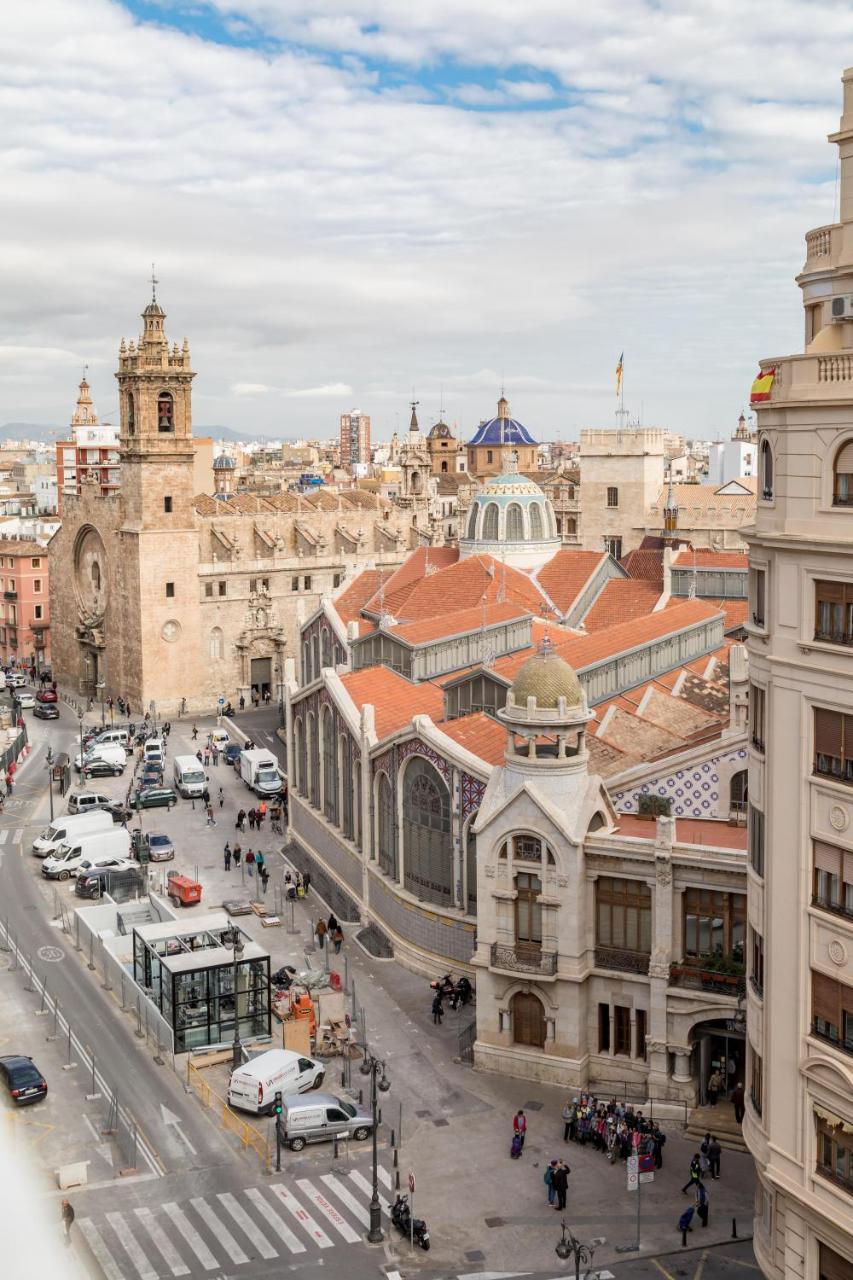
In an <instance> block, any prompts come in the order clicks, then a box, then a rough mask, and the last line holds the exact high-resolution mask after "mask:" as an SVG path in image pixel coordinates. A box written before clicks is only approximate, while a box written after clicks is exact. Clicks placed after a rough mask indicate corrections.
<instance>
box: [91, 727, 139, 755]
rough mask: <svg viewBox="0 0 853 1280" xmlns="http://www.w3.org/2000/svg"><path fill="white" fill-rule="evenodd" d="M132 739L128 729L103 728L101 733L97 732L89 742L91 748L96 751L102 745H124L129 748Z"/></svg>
mask: <svg viewBox="0 0 853 1280" xmlns="http://www.w3.org/2000/svg"><path fill="white" fill-rule="evenodd" d="M129 741H130V739H129V736H128V732H127V729H102V730H101V732H100V733H97V734H95V736H94V738H93V739H92V741H91V742H90V743H89V750H90V751H94V750H95V749H96V748H100V747H118V746H121V747H124V749H125V751H127V749H128V743H129Z"/></svg>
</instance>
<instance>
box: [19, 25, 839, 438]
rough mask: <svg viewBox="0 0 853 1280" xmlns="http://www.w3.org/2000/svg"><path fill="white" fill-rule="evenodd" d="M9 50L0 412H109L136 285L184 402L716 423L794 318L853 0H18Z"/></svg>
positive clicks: (212, 417) (819, 213) (793, 339)
mask: <svg viewBox="0 0 853 1280" xmlns="http://www.w3.org/2000/svg"><path fill="white" fill-rule="evenodd" d="M3 36H4V39H3V46H4V58H3V59H2V62H0V181H2V192H3V198H2V205H0V226H2V235H0V268H2V278H3V288H2V290H0V423H3V422H12V421H26V422H34V423H51V424H57V425H60V426H61V425H64V424H66V423H67V422H68V421H69V418H70V414H71V412H72V409H73V406H74V401H75V399H76V388H77V383H78V381H79V378H80V376H81V370H82V367H83V366H84V364H87V365H88V368H89V380H90V382H91V384H92V393H93V398H94V400H95V403H96V406H97V408H98V410H99V412H100V414H101V417H102V418H107V419H110V418H115V415H116V413H117V395H116V387H115V380H114V378H113V372H114V370H115V367H116V356H117V350H118V345H119V342H120V340H121V338H122V336H124V337H126V338H128V339H129V338H131V337H134V336H136V335H137V334H138V332H139V328H140V327H141V321H140V319H139V313H140V311H141V310H142V308H143V307H144V306H145V304H146V302H147V301H148V300H149V297H150V293H151V285H150V281H149V277H150V275H151V264H152V263H154V264H155V270H156V276H157V279H158V281H159V284H158V299H159V301H160V302H161V303H162V305H163V307H164V308H165V310H166V313H167V321H166V329H167V333H168V335H169V338H170V340H171V339H177V340H178V341H179V342H181V341H182V340H183V338H184V336H187V337H188V338H189V341H190V347H191V352H192V359H193V366H194V368H195V369H196V371H197V377H196V380H195V384H194V398H193V402H194V418H195V422H196V424H197V425H198V426H204V425H223V426H228V427H230V428H232V429H233V430H236V431H239V432H241V433H245V434H246V435H247V436H252V435H254V434H262V433H265V434H271V435H277V436H281V437H286V438H297V437H300V436H305V435H308V436H317V435H319V436H328V435H332V434H334V433H335V432H336V429H337V420H338V415H339V414H340V413H341V412H343V411H347V410H349V409H350V408H352V407H356V406H357V407H359V408H360V409H361V410H362V411H363V412H368V413H370V414H371V416H372V419H373V434H374V438H386V439H387V438H388V437H389V436H390V434H391V432H392V431H393V430H395V428H400V429H403V430H405V427H406V424H407V423H408V417H409V409H408V403H409V401H410V399H412V398H413V397H414V399H415V400H417V401H418V402H419V408H418V413H419V416H420V420H421V424H422V425H423V426H426V427H428V426H429V425H431V424H432V423H433V422H435V421H437V420H438V418H439V416H440V412H441V410H442V409H443V413H444V417H445V419H446V420H447V421H448V422H450V423H451V424H454V423H456V424H457V426H458V431H459V435H460V436H461V437H462V438H467V437H468V436H470V434H472V433H473V431H474V429H475V428H476V425H477V423H478V422H479V421H480V420H481V419H483V418H488V417H491V416H493V415H494V412H495V402H496V401H497V398H498V396H499V395H500V391H501V386H502V385H503V386H505V388H506V394H507V396H508V398H509V400H510V404H511V409H512V412H513V414H514V416H516V417H518V418H519V419H520V420H521V421H523V422H524V423H525V424H526V425H527V426H528V428H529V429H530V430H531V431H532V433H533V435H534V436H535V437H536V438H537V439H540V440H546V439H563V440H569V439H574V438H576V437H577V435H578V432H579V429H580V428H581V427H584V426H612V425H615V421H616V419H615V416H614V414H615V410H616V409H617V408H618V404H617V401H616V396H615V367H616V363H617V361H618V358H619V355H620V353H621V352H623V351H624V369H625V384H624V389H625V408H626V409H627V410H628V412H629V414H630V416H631V418H632V419H638V420H641V421H642V422H644V423H646V424H648V425H655V426H663V427H667V428H669V429H671V430H673V431H680V432H682V433H684V434H685V435H686V436H688V437H694V436H696V437H700V438H702V437H707V438H716V437H717V436H718V435H720V436H723V437H725V436H727V435H728V434H730V432H731V430H732V429H733V427H734V425H735V423H736V420H737V417H738V414H739V413H740V412H741V409H742V408H744V406H745V405H746V404H747V402H748V394H749V384H750V382H751V380H752V377H753V376H754V373H755V369H756V361H757V360H758V358H759V357H764V356H774V355H783V354H785V353H787V352H790V351H794V350H798V349H800V348H801V344H802V322H801V310H800V300H799V292H798V290H797V289H796V286H795V285H794V283H793V277H794V276H795V275H796V273H797V272H798V271H799V270H800V269H801V267H802V264H803V260H804V256H805V253H804V241H803V236H804V233H805V231H806V230H808V229H809V228H811V227H814V226H819V225H821V224H824V223H827V222H831V221H833V219H834V217H835V207H836V201H837V193H836V154H835V148H834V147H832V146H830V145H828V144H827V142H826V134H827V133H828V132H831V131H832V130H833V129H836V128H837V127H838V117H839V114H840V106H841V84H840V76H841V72H842V70H843V68H844V66H845V65H846V63H847V62H853V7H851V6H850V4H849V0H837V2H836V0H814V2H806V0H796V2H795V0H773V3H772V4H771V3H770V2H769V0H751V3H750V4H749V5H746V6H744V5H743V3H742V0H678V2H674V0H672V2H671V0H597V2H596V3H595V4H590V3H589V0H584V2H583V3H581V0H524V3H518V0H513V2H512V3H510V0H419V2H418V3H413V2H412V0H315V2H314V3H299V2H298V0H190V2H189V3H184V2H183V0H124V2H121V0H28V3H27V4H26V5H23V4H15V5H7V6H5V7H4V16H3Z"/></svg>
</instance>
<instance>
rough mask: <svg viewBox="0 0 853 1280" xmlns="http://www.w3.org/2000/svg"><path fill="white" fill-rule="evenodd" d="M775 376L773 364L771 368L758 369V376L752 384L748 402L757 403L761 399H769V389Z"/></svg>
mask: <svg viewBox="0 0 853 1280" xmlns="http://www.w3.org/2000/svg"><path fill="white" fill-rule="evenodd" d="M775 377H776V369H775V366H774V368H772V369H759V370H758V377H757V378H756V379H755V381H754V382H753V384H752V390H751V391H750V393H749V402H750V404H758V403H760V402H761V401H762V400H769V399H770V391H771V389H772V387H773V382H774V379H775Z"/></svg>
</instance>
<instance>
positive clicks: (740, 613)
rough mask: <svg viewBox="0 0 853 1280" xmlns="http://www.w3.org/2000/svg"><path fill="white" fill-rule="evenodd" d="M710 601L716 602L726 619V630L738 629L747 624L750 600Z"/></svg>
mask: <svg viewBox="0 0 853 1280" xmlns="http://www.w3.org/2000/svg"><path fill="white" fill-rule="evenodd" d="M709 603H712V604H715V605H716V606H717V608H718V609H719V610H720V613H722V614H723V615H724V617H725V619H726V621H725V624H724V630H725V631H736V630H737V629H738V627H743V626H746V620H747V617H748V616H749V601H748V600H713V601H710V602H709Z"/></svg>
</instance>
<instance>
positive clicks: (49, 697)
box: [36, 689, 59, 702]
mask: <svg viewBox="0 0 853 1280" xmlns="http://www.w3.org/2000/svg"><path fill="white" fill-rule="evenodd" d="M58 701H59V695H58V694H57V692H56V690H55V689H39V691H38V693H37V694H36V702H58Z"/></svg>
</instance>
